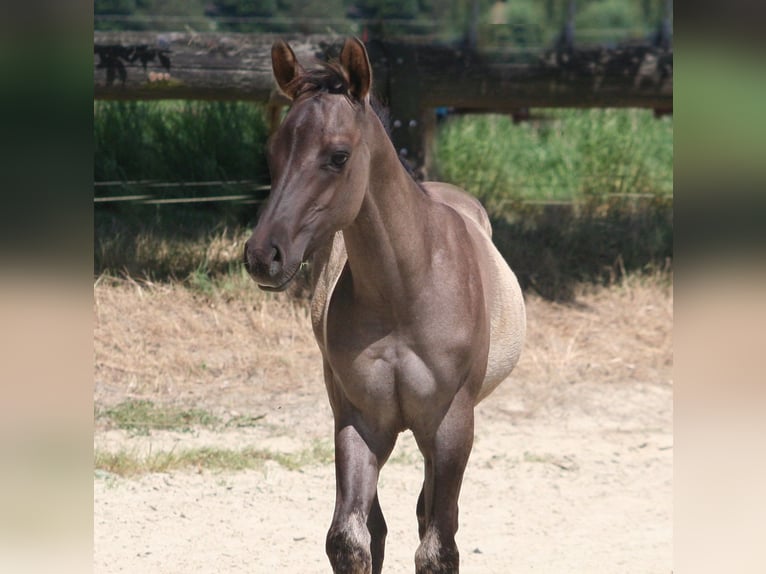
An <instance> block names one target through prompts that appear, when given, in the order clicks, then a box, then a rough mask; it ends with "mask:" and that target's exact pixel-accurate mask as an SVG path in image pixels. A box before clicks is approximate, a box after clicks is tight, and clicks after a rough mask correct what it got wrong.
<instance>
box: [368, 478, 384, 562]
mask: <svg viewBox="0 0 766 574" xmlns="http://www.w3.org/2000/svg"><path fill="white" fill-rule="evenodd" d="M367 529H368V530H369V531H370V554H371V555H372V574H380V573H381V572H382V570H383V557H384V555H385V551H386V534H388V527H387V526H386V520H385V518H383V511H382V510H381V508H380V502H378V494H377V492H376V493H375V499H374V500H373V501H372V508H370V515H369V516H368V517H367Z"/></svg>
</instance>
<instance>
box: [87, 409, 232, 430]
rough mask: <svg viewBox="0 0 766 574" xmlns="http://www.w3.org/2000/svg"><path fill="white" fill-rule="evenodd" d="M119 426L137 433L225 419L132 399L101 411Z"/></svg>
mask: <svg viewBox="0 0 766 574" xmlns="http://www.w3.org/2000/svg"><path fill="white" fill-rule="evenodd" d="M96 416H97V418H100V419H106V420H108V421H109V422H110V423H111V424H112V425H114V426H115V427H116V428H118V429H123V430H127V431H130V432H133V433H136V434H143V435H146V434H149V432H150V431H151V430H175V431H190V430H191V429H192V428H193V427H217V426H219V425H220V424H221V419H220V418H218V417H217V416H215V415H213V414H212V413H209V412H208V411H205V410H201V409H179V408H177V407H162V406H158V405H155V404H154V403H153V402H152V401H149V400H128V401H125V402H122V403H120V404H118V405H117V406H114V407H111V408H108V409H104V410H102V411H100V412H98V413H97V415H96Z"/></svg>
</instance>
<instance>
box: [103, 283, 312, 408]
mask: <svg viewBox="0 0 766 574" xmlns="http://www.w3.org/2000/svg"><path fill="white" fill-rule="evenodd" d="M94 291H95V293H94V295H95V332H94V353H95V381H96V389H95V399H96V404H97V406H98V405H115V404H118V403H120V402H122V401H124V400H126V399H144V398H148V399H151V400H155V401H158V402H161V403H167V404H178V405H196V404H200V405H210V404H212V405H213V406H223V405H224V404H225V403H226V400H227V399H231V400H238V399H236V397H237V396H239V397H243V398H242V401H246V397H248V396H250V397H257V398H258V399H259V400H264V399H265V398H266V397H267V396H270V395H272V394H274V393H279V392H284V391H287V390H290V391H291V392H295V393H304V392H305V391H306V389H309V388H312V387H314V386H315V385H316V384H317V381H319V380H321V378H320V377H321V360H320V358H319V353H318V350H317V348H316V343H315V342H314V339H313V335H312V331H311V326H310V321H309V317H308V311H307V309H306V307H305V305H303V304H300V303H298V302H294V301H291V300H289V299H288V298H287V296H277V297H275V296H269V295H266V294H263V293H261V292H259V291H258V290H257V289H256V287H255V285H253V284H252V282H251V281H250V280H249V279H248V278H246V277H237V276H233V277H228V278H227V279H226V280H225V281H222V282H220V283H217V284H214V283H211V282H209V281H208V282H207V283H205V284H204V285H202V286H199V288H189V287H185V286H184V285H182V284H178V283H172V284H166V283H165V284H153V283H149V282H145V281H144V282H138V281H134V280H130V279H128V280H125V279H115V278H112V277H106V276H103V277H101V278H99V279H98V280H97V281H96V285H95V288H94ZM245 407H246V405H245V404H242V405H241V406H240V407H238V410H246V409H245Z"/></svg>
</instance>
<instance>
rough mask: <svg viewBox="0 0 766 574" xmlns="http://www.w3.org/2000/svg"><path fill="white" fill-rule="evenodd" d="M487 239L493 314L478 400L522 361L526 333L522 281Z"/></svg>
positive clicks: (486, 292) (487, 289)
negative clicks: (485, 366) (483, 375)
mask: <svg viewBox="0 0 766 574" xmlns="http://www.w3.org/2000/svg"><path fill="white" fill-rule="evenodd" d="M487 242H488V243H489V246H488V248H489V252H490V257H489V259H490V262H491V265H490V266H489V268H490V273H489V281H487V283H488V285H487V286H486V287H485V294H486V297H487V299H488V305H487V307H488V310H489V315H490V335H489V354H488V357H487V373H486V375H485V377H484V383H483V384H482V387H481V391H480V392H479V396H478V398H477V402H479V401H481V400H482V399H484V397H486V396H487V395H488V394H490V393H491V392H492V391H493V390H495V388H497V386H498V385H499V384H500V383H501V382H502V381H503V380H505V378H506V377H508V375H510V374H511V371H512V370H513V368H514V367H515V366H516V363H518V362H519V357H520V355H521V349H522V346H523V344H524V337H525V335H526V311H525V308H524V297H523V296H522V293H521V288H520V287H519V282H518V280H517V279H516V275H514V273H513V271H511V269H510V267H508V264H507V263H506V262H505V260H504V259H503V257H502V255H500V253H499V252H498V251H497V249H496V248H495V247H494V245H492V243H491V240H490V239H487Z"/></svg>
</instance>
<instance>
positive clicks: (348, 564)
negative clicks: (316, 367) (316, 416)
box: [326, 424, 395, 574]
mask: <svg viewBox="0 0 766 574" xmlns="http://www.w3.org/2000/svg"><path fill="white" fill-rule="evenodd" d="M339 426H340V425H339ZM366 438H367V440H365V438H363V437H362V435H361V434H360V432H359V430H358V429H357V428H356V426H354V425H353V424H348V425H345V426H340V428H339V429H338V430H337V432H336V435H335V478H336V498H335V514H334V515H333V519H332V525H331V526H330V530H329V531H328V533H327V543H326V550H327V556H328V558H329V559H330V564H331V565H332V568H333V572H335V573H336V574H339V573H344V574H345V573H348V574H369V573H371V572H380V570H381V568H382V560H383V545H384V544H385V534H386V532H385V529H386V526H385V521H384V520H383V513H382V512H381V510H380V505H379V503H378V501H377V483H378V472H379V468H380V466H379V465H380V464H382V463H381V462H379V461H384V460H385V459H386V458H388V455H389V454H390V452H391V450H392V449H393V445H394V439H395V437H394V438H391V439H387V438H386V439H383V438H382V437H376V438H378V440H370V438H369V437H366ZM368 440H369V442H370V444H368ZM371 445H374V446H372V448H371Z"/></svg>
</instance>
